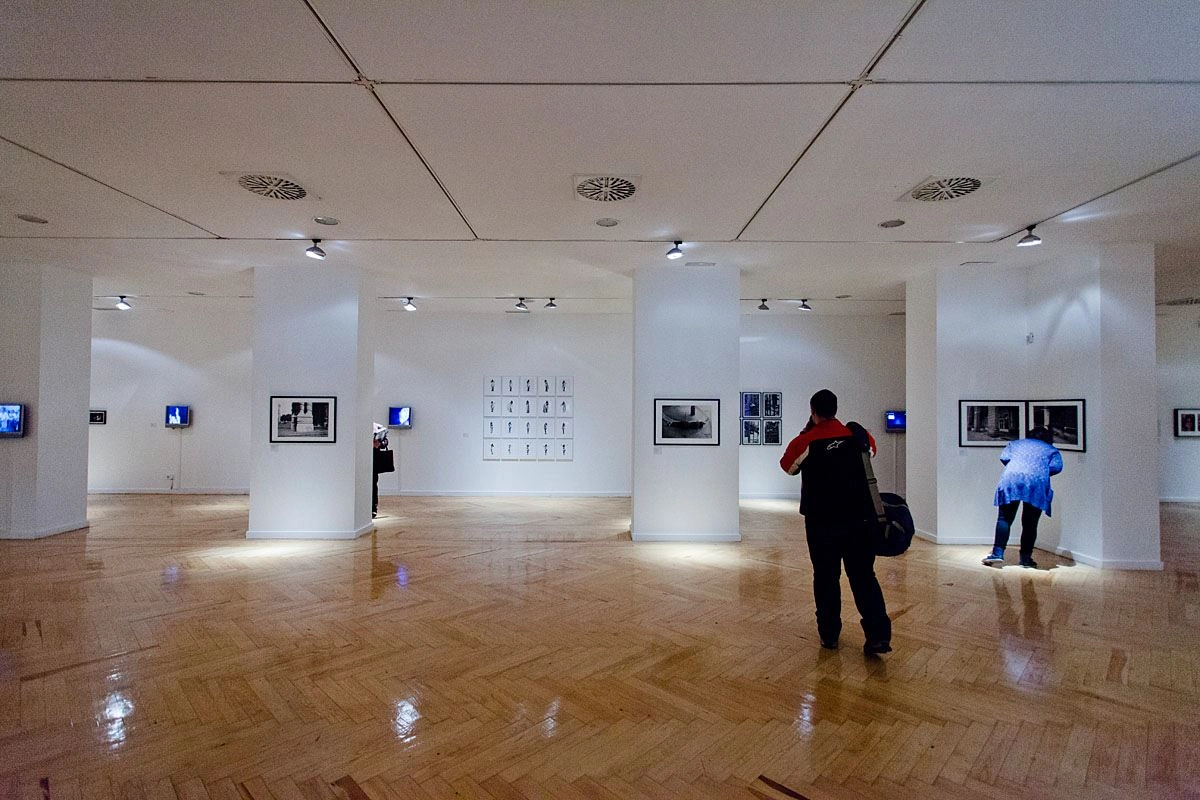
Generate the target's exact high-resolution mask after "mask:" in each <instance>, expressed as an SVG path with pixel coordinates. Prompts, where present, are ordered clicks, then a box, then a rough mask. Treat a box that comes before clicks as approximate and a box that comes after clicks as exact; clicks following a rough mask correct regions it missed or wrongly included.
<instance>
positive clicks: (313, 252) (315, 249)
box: [304, 239, 325, 261]
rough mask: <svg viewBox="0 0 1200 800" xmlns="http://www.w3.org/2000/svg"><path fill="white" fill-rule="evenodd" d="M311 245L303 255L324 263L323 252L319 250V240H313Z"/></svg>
mask: <svg viewBox="0 0 1200 800" xmlns="http://www.w3.org/2000/svg"><path fill="white" fill-rule="evenodd" d="M312 243H313V244H312V247H310V248H308V249H307V250H305V251H304V255H306V256H308V257H309V258H315V259H317V260H318V261H324V260H325V251H324V250H322V249H321V240H320V239H313V240H312Z"/></svg>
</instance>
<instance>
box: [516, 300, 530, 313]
mask: <svg viewBox="0 0 1200 800" xmlns="http://www.w3.org/2000/svg"><path fill="white" fill-rule="evenodd" d="M516 308H518V309H520V310H521V311H528V310H529V306H527V305H525V298H524V297H519V298H517V305H516Z"/></svg>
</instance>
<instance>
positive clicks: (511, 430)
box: [500, 417, 521, 439]
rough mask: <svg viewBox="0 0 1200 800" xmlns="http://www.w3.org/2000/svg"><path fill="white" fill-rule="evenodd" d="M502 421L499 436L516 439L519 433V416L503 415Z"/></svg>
mask: <svg viewBox="0 0 1200 800" xmlns="http://www.w3.org/2000/svg"><path fill="white" fill-rule="evenodd" d="M501 422H503V423H504V425H503V427H501V428H500V436H501V438H504V439H516V438H517V437H519V436H520V435H521V418H520V417H505V418H504V419H502V420H501Z"/></svg>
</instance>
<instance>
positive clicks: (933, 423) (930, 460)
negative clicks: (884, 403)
mask: <svg viewBox="0 0 1200 800" xmlns="http://www.w3.org/2000/svg"><path fill="white" fill-rule="evenodd" d="M904 307H905V312H906V313H905V319H904V366H905V376H904V377H905V379H904V394H905V399H906V402H907V404H908V408H907V410H908V432H907V433H906V434H905V435H904V443H905V456H906V458H905V460H904V472H905V496H906V498H907V500H908V507H909V508H910V509H912V511H913V522H914V524H915V525H916V527H917V531H918V533H920V534H921V535H922V536H925V537H927V538H935V535H936V532H937V529H938V501H937V479H938V472H937V470H938V446H939V445H938V442H939V435H940V433H939V431H940V430H941V429H942V428H944V427H946V425H947V424H948V423H947V421H943V420H942V418H941V415H942V413H943V412H942V411H941V409H940V408H939V406H938V394H937V386H938V384H937V375H938V371H937V365H938V359H937V274H936V273H934V272H928V273H926V274H924V275H920V276H917V277H915V278H914V279H913V280H911V281H909V282H908V285H907V286H906V287H905V291H904ZM950 423H951V424H952V421H950Z"/></svg>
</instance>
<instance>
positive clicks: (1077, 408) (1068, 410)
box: [1022, 400, 1087, 453]
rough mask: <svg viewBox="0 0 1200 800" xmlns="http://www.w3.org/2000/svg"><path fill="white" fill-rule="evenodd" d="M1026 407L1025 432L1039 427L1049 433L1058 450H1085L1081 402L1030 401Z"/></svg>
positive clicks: (1082, 402)
mask: <svg viewBox="0 0 1200 800" xmlns="http://www.w3.org/2000/svg"><path fill="white" fill-rule="evenodd" d="M1026 406H1027V413H1026V417H1025V420H1026V424H1027V425H1028V427H1027V428H1026V430H1033V429H1034V428H1036V427H1038V426H1041V427H1043V428H1045V429H1046V430H1048V431H1050V433H1051V434H1053V435H1054V446H1055V447H1057V448H1058V449H1059V450H1077V451H1079V452H1081V453H1082V452H1083V451H1085V450H1086V449H1087V438H1086V435H1085V434H1086V430H1085V423H1086V420H1085V418H1084V411H1085V409H1086V404H1085V402H1084V401H1083V400H1030V401H1029V402H1028V403H1027V404H1026ZM1022 435H1023V434H1022Z"/></svg>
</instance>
